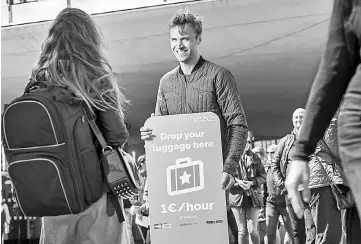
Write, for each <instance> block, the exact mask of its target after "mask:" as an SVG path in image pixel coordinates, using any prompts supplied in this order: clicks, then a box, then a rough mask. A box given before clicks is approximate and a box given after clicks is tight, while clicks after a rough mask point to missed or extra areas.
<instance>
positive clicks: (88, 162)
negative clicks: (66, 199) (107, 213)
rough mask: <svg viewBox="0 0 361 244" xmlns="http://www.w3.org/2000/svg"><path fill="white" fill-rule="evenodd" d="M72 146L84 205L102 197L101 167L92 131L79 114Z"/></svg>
mask: <svg viewBox="0 0 361 244" xmlns="http://www.w3.org/2000/svg"><path fill="white" fill-rule="evenodd" d="M73 137H74V145H75V151H76V153H77V158H78V159H79V160H78V161H79V162H78V165H77V166H78V167H79V172H80V175H81V181H82V184H81V185H82V186H83V191H82V197H83V199H84V201H85V203H86V205H91V204H93V203H94V202H96V201H98V200H99V198H100V197H101V196H102V195H103V187H104V180H103V175H102V165H101V162H100V159H99V156H98V153H97V151H96V148H95V144H94V138H93V137H92V131H91V128H90V126H89V123H88V122H87V120H86V118H85V116H84V115H83V114H81V115H80V116H79V117H78V118H77V120H76V122H75V126H74V134H73Z"/></svg>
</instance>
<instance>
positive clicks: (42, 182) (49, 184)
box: [8, 156, 76, 217]
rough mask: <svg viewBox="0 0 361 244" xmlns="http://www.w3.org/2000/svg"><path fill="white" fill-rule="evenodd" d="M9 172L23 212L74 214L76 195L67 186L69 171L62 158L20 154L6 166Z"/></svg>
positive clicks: (34, 214) (32, 213)
mask: <svg viewBox="0 0 361 244" xmlns="http://www.w3.org/2000/svg"><path fill="white" fill-rule="evenodd" d="M8 172H9V176H10V178H11V180H12V182H13V184H14V188H15V191H16V195H17V198H18V203H19V207H20V208H21V210H22V212H23V213H24V214H25V215H27V216H39V217H42V216H57V215H64V214H73V213H74V210H73V208H72V203H73V202H74V199H76V196H75V192H74V191H72V190H71V189H73V188H72V187H71V186H69V180H68V179H69V178H71V177H70V171H69V168H67V167H65V165H64V163H63V162H61V160H59V159H56V158H52V157H49V156H36V157H33V158H29V156H27V157H26V158H25V157H23V159H21V158H20V157H19V158H18V159H17V160H15V161H13V162H12V163H11V164H10V165H9V167H8ZM67 176H68V177H67Z"/></svg>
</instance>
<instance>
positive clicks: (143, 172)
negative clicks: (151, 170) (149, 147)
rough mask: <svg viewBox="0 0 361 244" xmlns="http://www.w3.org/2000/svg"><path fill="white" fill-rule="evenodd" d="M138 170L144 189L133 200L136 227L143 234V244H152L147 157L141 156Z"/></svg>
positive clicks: (138, 161)
mask: <svg viewBox="0 0 361 244" xmlns="http://www.w3.org/2000/svg"><path fill="white" fill-rule="evenodd" d="M136 165H137V169H138V171H139V174H140V176H141V177H142V180H143V183H142V189H141V191H139V192H138V195H137V196H136V197H134V198H132V199H131V203H132V205H133V206H132V213H133V214H135V216H136V217H135V218H136V221H135V222H136V225H137V227H138V229H139V232H140V234H141V237H142V240H143V244H150V235H149V208H147V205H145V204H146V203H147V202H146V201H147V198H146V195H145V190H146V189H145V184H146V181H147V166H146V156H145V154H143V155H140V156H139V157H138V160H137V164H136Z"/></svg>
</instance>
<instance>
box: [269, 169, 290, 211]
mask: <svg viewBox="0 0 361 244" xmlns="http://www.w3.org/2000/svg"><path fill="white" fill-rule="evenodd" d="M266 186H267V187H266V189H267V190H266V191H265V192H264V194H265V195H264V197H265V202H268V203H271V204H277V205H278V206H286V198H285V196H284V194H282V193H283V192H282V191H281V189H280V188H279V187H277V186H276V185H275V183H274V175H273V172H272V170H271V169H270V170H268V172H267V180H266Z"/></svg>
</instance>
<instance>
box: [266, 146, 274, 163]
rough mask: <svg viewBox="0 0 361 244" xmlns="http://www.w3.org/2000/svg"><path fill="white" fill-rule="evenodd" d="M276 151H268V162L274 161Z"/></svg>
mask: <svg viewBox="0 0 361 244" xmlns="http://www.w3.org/2000/svg"><path fill="white" fill-rule="evenodd" d="M275 152H276V151H275V150H273V149H267V152H266V153H267V160H268V161H269V162H271V161H272V160H273V157H274V155H275Z"/></svg>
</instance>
